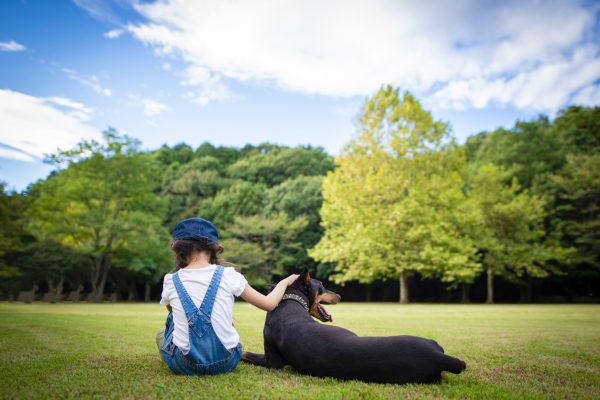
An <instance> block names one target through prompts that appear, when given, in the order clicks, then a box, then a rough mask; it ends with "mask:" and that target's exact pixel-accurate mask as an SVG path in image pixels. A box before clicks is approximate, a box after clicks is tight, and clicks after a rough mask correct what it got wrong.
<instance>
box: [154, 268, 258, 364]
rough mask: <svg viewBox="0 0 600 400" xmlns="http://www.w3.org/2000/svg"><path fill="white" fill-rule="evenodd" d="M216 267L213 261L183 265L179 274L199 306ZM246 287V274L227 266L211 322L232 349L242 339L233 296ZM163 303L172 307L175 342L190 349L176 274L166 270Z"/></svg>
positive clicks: (183, 350) (184, 285) (185, 350)
mask: <svg viewBox="0 0 600 400" xmlns="http://www.w3.org/2000/svg"><path fill="white" fill-rule="evenodd" d="M216 268H217V266H216V265H214V264H211V265H208V266H206V267H203V268H192V269H186V268H183V269H180V270H179V278H180V279H181V282H182V283H183V287H184V288H185V290H186V291H187V292H188V295H189V296H190V298H191V299H192V302H193V303H194V305H195V306H196V308H198V307H200V305H201V304H202V300H204V295H205V294H206V291H207V290H208V286H209V285H210V281H211V279H212V276H213V274H214V272H215V269H216ZM245 287H246V278H244V276H243V275H242V274H240V273H239V272H237V271H236V270H235V269H233V268H232V267H225V268H224V270H223V276H222V277H221V282H220V284H219V290H217V296H216V298H215V303H214V306H213V310H212V314H211V318H210V319H211V322H212V326H213V328H214V330H215V333H216V334H217V337H218V338H219V340H220V341H221V343H222V344H223V346H225V348H226V349H233V348H234V347H236V346H237V345H238V343H239V342H240V336H239V335H238V333H237V331H236V330H235V328H234V327H233V319H232V315H231V314H232V309H233V296H239V295H240V294H242V292H243V291H244V288H245ZM160 304H162V305H164V306H166V305H168V304H170V305H171V307H172V309H173V321H174V323H175V329H174V331H173V343H174V344H175V346H177V347H179V350H181V351H182V352H183V353H184V354H187V353H188V352H189V351H190V340H189V331H188V322H187V317H186V316H185V311H184V310H183V305H182V304H181V301H180V300H179V296H178V295H177V290H176V289H175V284H174V283H173V274H166V275H165V279H164V282H163V292H162V298H161V300H160Z"/></svg>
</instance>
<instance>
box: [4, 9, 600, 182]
mask: <svg viewBox="0 0 600 400" xmlns="http://www.w3.org/2000/svg"><path fill="white" fill-rule="evenodd" d="M599 16H600V2H599V1H578V0H565V1H558V0H555V1H553V0H547V1H540V0H533V1H532V0H514V1H513V0H506V1H492V0H453V1H447V0H431V1H421V0H415V1H411V0H405V1H395V0H390V1H386V0H362V1H359V0H329V1H317V0H277V1H272V0H248V1H236V0H216V1H204V0H160V1H139V0H53V1H48V0H2V1H1V2H0V181H4V182H6V183H7V185H8V187H9V188H10V189H15V190H19V191H21V190H23V189H25V188H26V187H27V185H28V184H30V183H31V182H33V181H36V180H38V179H43V178H44V177H46V176H47V174H48V173H49V172H50V171H51V166H49V165H48V164H45V163H44V162H43V160H44V158H45V155H47V154H52V153H55V152H56V151H57V150H58V149H63V150H66V149H70V148H72V147H73V146H74V145H76V144H77V143H78V142H80V141H81V140H88V139H99V138H100V137H101V132H102V131H104V130H106V129H107V128H108V127H113V128H115V129H117V130H118V131H119V132H121V133H125V134H128V135H130V136H133V137H135V138H138V139H140V140H141V141H142V143H143V148H145V149H156V148H158V147H160V146H161V145H163V144H168V145H170V146H172V145H175V144H178V143H181V142H185V143H188V144H189V145H191V146H193V147H196V146H198V145H200V144H201V143H203V142H206V141H208V142H210V143H213V144H215V145H227V146H236V147H242V146H244V145H245V144H247V143H250V144H259V143H262V142H271V143H278V144H283V145H289V146H296V145H312V146H320V147H323V148H324V149H325V150H326V151H327V152H329V153H330V154H332V155H336V154H338V153H339V151H340V149H341V148H342V147H343V146H344V145H345V144H346V143H347V142H348V141H350V140H351V139H353V138H354V137H355V134H356V128H355V124H354V122H353V121H354V118H355V116H356V115H357V113H358V112H359V111H360V107H361V104H362V103H363V102H364V100H365V98H367V97H368V96H370V95H372V94H373V93H374V92H375V91H377V89H378V88H379V87H381V85H384V84H392V85H394V86H396V87H399V88H400V89H401V90H408V91H410V92H411V93H413V94H414V95H415V96H416V97H417V98H418V99H419V100H420V101H421V102H422V104H424V106H425V107H426V108H427V109H428V110H430V111H431V112H432V114H433V116H434V117H435V118H436V119H439V120H443V121H446V122H448V123H449V124H450V126H451V128H452V131H453V134H454V136H455V137H456V138H457V140H458V142H459V143H464V141H465V140H466V138H467V137H468V136H470V135H473V134H476V133H478V132H481V131H490V130H494V129H496V128H498V127H505V128H511V127H512V126H513V125H514V123H515V121H517V120H531V119H534V118H536V117H537V116H538V115H540V114H544V115H548V116H549V117H551V118H553V117H554V116H556V114H557V113H558V112H559V111H560V110H561V109H563V108H565V107H567V106H569V105H571V104H582V105H586V106H595V105H600V18H599Z"/></svg>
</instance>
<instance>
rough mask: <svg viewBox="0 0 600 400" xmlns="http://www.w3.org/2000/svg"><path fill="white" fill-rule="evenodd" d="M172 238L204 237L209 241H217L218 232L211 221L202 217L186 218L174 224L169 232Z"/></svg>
mask: <svg viewBox="0 0 600 400" xmlns="http://www.w3.org/2000/svg"><path fill="white" fill-rule="evenodd" d="M171 235H172V237H173V240H184V239H195V240H198V239H206V240H208V241H209V242H215V243H216V242H218V241H219V232H217V228H215V226H214V225H213V224H212V222H210V221H207V220H205V219H202V218H188V219H184V220H183V221H180V222H178V223H177V225H175V229H173V233H172V234H171Z"/></svg>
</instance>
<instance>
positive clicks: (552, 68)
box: [127, 0, 600, 110]
mask: <svg viewBox="0 0 600 400" xmlns="http://www.w3.org/2000/svg"><path fill="white" fill-rule="evenodd" d="M134 7H135V9H136V10H137V11H138V12H139V13H141V14H142V15H143V16H145V17H146V18H147V19H148V21H147V22H146V23H141V24H137V25H129V26H128V27H127V29H128V30H129V31H130V32H131V33H132V34H133V35H134V37H136V38H138V39H139V40H141V41H142V42H143V43H145V44H148V45H151V46H153V47H154V49H155V53H156V54H157V55H158V56H161V57H165V56H167V57H180V58H182V59H183V61H184V62H186V63H188V68H187V69H186V70H185V73H184V79H183V83H184V84H186V85H191V86H195V87H196V90H192V92H193V94H192V96H191V97H192V98H193V99H194V100H195V101H197V102H198V103H200V104H206V103H207V102H208V101H211V100H215V99H222V98H226V97H227V96H228V95H229V90H228V89H227V86H226V83H227V82H228V80H236V81H242V82H247V81H252V82H254V83H261V84H262V83H264V82H266V83H268V84H272V85H276V86H277V87H280V88H283V89H285V90H290V91H296V92H301V93H312V94H321V95H326V96H336V97H348V96H354V95H361V96H363V95H368V94H371V93H372V92H373V91H374V90H376V89H377V88H378V87H379V86H380V85H381V84H384V83H392V84H394V85H398V86H401V87H402V88H404V89H408V90H411V91H413V92H415V93H416V94H417V95H419V96H420V97H422V98H425V99H428V103H430V104H431V105H432V106H441V107H453V108H461V107H487V106H488V105H490V104H498V105H512V106H516V107H525V108H530V109H535V110H552V109H555V108H557V107H560V106H562V105H563V104H565V102H567V101H569V99H570V98H572V97H573V94H574V93H576V92H577V91H579V90H581V89H582V88H583V87H587V86H588V85H590V84H591V83H593V82H594V81H595V80H597V79H598V78H600V69H599V68H598V60H599V59H600V56H599V46H598V40H597V37H596V36H595V33H594V25H595V22H596V14H597V12H598V11H599V7H598V6H597V5H594V3H590V2H584V1H583V0H574V1H566V0H565V1H563V0H549V1H544V2H541V1H536V0H511V1H502V2H481V1H477V0H462V1H446V0H438V1H428V2H416V1H415V2H398V1H393V0H371V1H360V0H354V1H352V0H331V1H327V2H324V1H318V0H305V1H296V0H281V1H271V0H257V1H252V2H240V1H235V0H219V1H202V2H199V1H196V0H165V1H158V2H153V3H134Z"/></svg>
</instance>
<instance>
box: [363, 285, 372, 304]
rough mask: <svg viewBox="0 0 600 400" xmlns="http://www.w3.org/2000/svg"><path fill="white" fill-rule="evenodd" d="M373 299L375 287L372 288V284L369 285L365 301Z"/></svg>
mask: <svg viewBox="0 0 600 400" xmlns="http://www.w3.org/2000/svg"><path fill="white" fill-rule="evenodd" d="M372 300H373V289H372V288H371V284H368V285H367V292H366V294H365V301H366V302H368V303H369V302H371V301H372Z"/></svg>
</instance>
